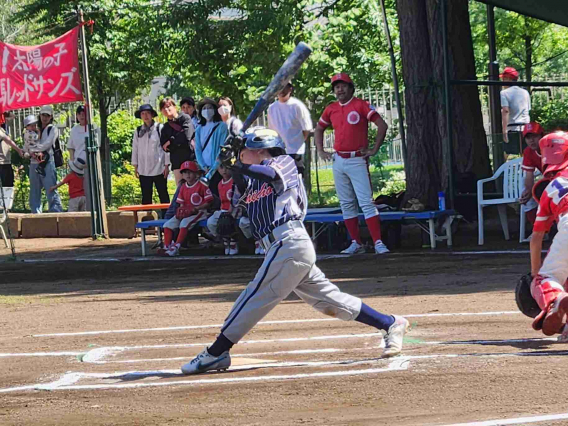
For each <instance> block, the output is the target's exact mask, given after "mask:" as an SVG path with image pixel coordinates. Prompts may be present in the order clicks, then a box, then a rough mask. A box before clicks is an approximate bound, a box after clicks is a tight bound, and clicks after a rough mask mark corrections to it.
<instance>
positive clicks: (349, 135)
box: [315, 72, 389, 254]
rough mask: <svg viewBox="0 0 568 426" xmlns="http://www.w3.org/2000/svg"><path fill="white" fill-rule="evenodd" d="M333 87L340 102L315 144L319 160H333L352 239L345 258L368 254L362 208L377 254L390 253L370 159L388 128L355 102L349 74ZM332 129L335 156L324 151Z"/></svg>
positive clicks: (327, 114) (359, 101)
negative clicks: (325, 136) (384, 239)
mask: <svg viewBox="0 0 568 426" xmlns="http://www.w3.org/2000/svg"><path fill="white" fill-rule="evenodd" d="M331 87H332V88H333V93H334V94H335V97H336V98H337V102H333V103H331V104H329V105H328V106H327V107H326V108H325V110H324V112H323V114H322V116H321V118H320V120H319V122H318V125H317V127H316V130H315V141H316V146H317V149H318V154H319V156H320V157H321V158H322V159H324V160H331V159H333V179H334V180H335V188H336V191H337V196H338V197H339V204H340V205H341V211H342V213H343V220H344V221H345V226H346V227H347V230H348V231H349V234H350V235H351V238H352V243H351V245H350V246H349V247H348V248H347V249H346V250H343V251H342V253H345V254H359V253H365V248H364V247H363V244H362V242H361V236H360V234H359V207H361V210H362V211H363V214H364V215H365V222H367V227H368V228H369V233H370V234H371V237H372V238H373V243H374V244H375V253H377V254H382V253H388V252H389V250H388V248H387V247H386V246H385V245H384V244H383V242H382V240H381V223H380V219H379V212H378V210H377V207H376V206H375V204H374V202H373V189H372V187H371V176H370V174H369V160H368V159H369V157H372V156H373V155H375V154H376V153H377V152H378V151H379V148H380V147H381V145H382V144H383V142H384V140H385V136H386V134H387V128H388V126H387V124H386V123H385V121H384V120H383V119H382V118H381V116H380V115H379V113H378V112H377V111H376V110H375V108H374V107H372V106H371V105H369V102H367V101H364V100H363V99H359V98H356V97H355V96H353V95H354V93H355V85H354V84H353V81H352V80H351V78H350V77H349V75H347V74H346V73H343V72H342V73H340V74H336V75H334V76H333V77H332V78H331ZM369 121H371V122H372V123H374V124H375V125H376V126H377V137H376V139H375V144H374V145H373V147H371V148H369V137H368V133H369ZM329 126H332V127H333V130H334V131H335V143H334V145H333V149H334V150H335V153H334V154H331V153H329V152H326V151H325V150H324V149H323V132H324V130H325V129H326V128H328V127H329Z"/></svg>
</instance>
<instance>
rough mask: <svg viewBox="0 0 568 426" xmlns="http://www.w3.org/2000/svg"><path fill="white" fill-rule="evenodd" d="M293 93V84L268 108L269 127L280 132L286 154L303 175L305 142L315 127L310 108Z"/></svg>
mask: <svg viewBox="0 0 568 426" xmlns="http://www.w3.org/2000/svg"><path fill="white" fill-rule="evenodd" d="M293 93H294V86H292V83H288V85H287V86H286V87H285V88H284V89H282V91H281V92H280V93H278V100H277V101H276V102H274V103H273V104H272V105H270V107H268V127H269V128H270V129H272V130H276V131H277V132H278V134H279V135H280V137H281V138H282V140H283V141H284V145H286V154H288V155H290V156H291V157H292V158H293V159H294V160H295V162H296V167H297V168H298V173H299V174H301V175H303V174H304V155H305V153H306V144H305V142H306V139H308V136H309V135H310V132H311V131H312V129H313V127H314V126H313V124H312V119H311V117H310V112H309V111H308V108H306V106H305V105H304V104H303V102H302V101H300V100H299V99H296V98H294V97H293V96H292V94H293Z"/></svg>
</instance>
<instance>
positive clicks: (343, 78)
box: [331, 72, 353, 86]
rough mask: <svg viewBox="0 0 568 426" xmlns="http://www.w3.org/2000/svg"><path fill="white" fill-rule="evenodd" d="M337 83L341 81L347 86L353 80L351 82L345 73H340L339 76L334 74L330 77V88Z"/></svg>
mask: <svg viewBox="0 0 568 426" xmlns="http://www.w3.org/2000/svg"><path fill="white" fill-rule="evenodd" d="M338 81H342V82H344V83H347V84H353V80H351V77H349V74H347V73H346V72H340V73H339V74H335V75H334V76H333V77H331V85H332V86H333V83H336V82H338Z"/></svg>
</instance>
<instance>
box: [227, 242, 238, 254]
mask: <svg viewBox="0 0 568 426" xmlns="http://www.w3.org/2000/svg"><path fill="white" fill-rule="evenodd" d="M235 254H239V246H238V245H237V243H231V244H230V245H229V256H234V255H235Z"/></svg>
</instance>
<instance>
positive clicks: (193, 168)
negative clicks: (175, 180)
mask: <svg viewBox="0 0 568 426" xmlns="http://www.w3.org/2000/svg"><path fill="white" fill-rule="evenodd" d="M184 170H189V171H190V172H195V173H199V167H197V164H195V162H194V161H184V162H183V163H182V165H181V167H180V168H179V172H180V173H181V172H183V171H184Z"/></svg>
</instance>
